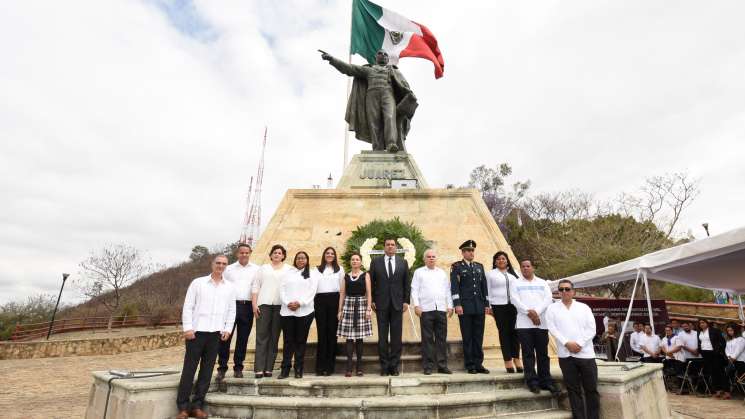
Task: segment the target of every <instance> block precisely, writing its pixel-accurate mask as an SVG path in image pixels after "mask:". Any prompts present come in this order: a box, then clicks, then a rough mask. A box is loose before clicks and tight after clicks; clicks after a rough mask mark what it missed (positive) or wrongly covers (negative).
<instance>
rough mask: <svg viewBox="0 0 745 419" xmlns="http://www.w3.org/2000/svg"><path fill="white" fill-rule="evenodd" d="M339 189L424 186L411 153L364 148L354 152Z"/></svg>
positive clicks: (422, 177) (418, 187) (425, 183)
mask: <svg viewBox="0 0 745 419" xmlns="http://www.w3.org/2000/svg"><path fill="white" fill-rule="evenodd" d="M336 187H337V188H338V189H350V188H351V189H392V188H393V189H396V188H399V187H404V188H413V189H427V182H426V181H425V180H424V176H423V175H422V172H421V171H419V166H417V165H416V162H414V157H413V156H412V155H411V154H408V153H406V152H399V153H388V152H386V151H363V152H361V153H360V154H355V155H354V156H353V157H352V161H350V162H349V165H347V168H346V169H345V170H344V174H343V175H342V177H341V179H340V180H339V184H338V185H337V186H336Z"/></svg>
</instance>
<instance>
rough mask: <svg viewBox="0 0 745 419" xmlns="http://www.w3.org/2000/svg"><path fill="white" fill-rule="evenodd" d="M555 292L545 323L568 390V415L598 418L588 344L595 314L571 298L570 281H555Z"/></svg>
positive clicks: (592, 359)
mask: <svg viewBox="0 0 745 419" xmlns="http://www.w3.org/2000/svg"><path fill="white" fill-rule="evenodd" d="M559 294H560V295H561V301H557V302H555V303H553V304H551V305H550V306H549V307H548V309H546V324H547V325H548V330H549V332H551V335H552V336H553V337H554V339H556V343H557V344H556V347H557V349H558V352H559V367H560V368H561V374H562V375H563V376H564V385H565V386H566V388H567V391H568V392H569V404H570V405H571V407H572V415H573V417H575V418H580V419H585V418H587V419H593V418H599V417H600V404H599V396H598V390H597V386H598V367H597V365H596V364H595V350H594V349H593V347H592V338H594V337H595V317H594V316H593V315H592V309H590V307H589V306H588V305H587V304H584V303H581V302H579V301H575V300H574V286H573V285H572V282H571V281H569V280H567V279H562V280H561V281H559ZM583 397H584V403H583Z"/></svg>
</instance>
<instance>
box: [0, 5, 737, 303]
mask: <svg viewBox="0 0 745 419" xmlns="http://www.w3.org/2000/svg"><path fill="white" fill-rule="evenodd" d="M169 4H170V5H171V6H173V5H174V4H176V5H178V4H177V3H173V4H171V3H169V2H167V1H166V0H162V1H161V0H158V1H157V2H156V1H153V2H132V1H119V2H113V1H112V2H95V1H77V2H75V1H74V2H65V3H60V2H33V1H27V2H13V3H12V4H7V5H5V7H4V10H3V13H2V14H0V54H2V56H3V57H4V58H3V65H2V66H0V91H2V92H3V93H2V95H0V197H2V203H3V205H2V207H0V238H2V241H0V255H2V257H0V301H4V300H8V299H11V298H21V297H23V296H25V295H29V294H32V293H35V292H39V291H48V292H54V291H55V290H56V288H57V286H58V285H59V276H60V273H61V272H63V271H71V272H76V271H77V268H76V265H77V263H78V262H79V261H80V260H82V259H83V258H84V257H85V255H86V254H87V252H88V251H89V250H91V249H96V248H98V247H100V246H101V245H102V244H103V243H106V242H120V241H126V242H129V243H131V244H133V245H135V246H137V247H139V248H142V249H148V250H150V252H151V253H152V255H153V256H154V258H155V259H157V260H159V261H161V262H163V263H167V264H168V263H174V262H177V261H180V260H183V259H185V258H186V256H187V255H188V253H189V250H190V249H191V247H192V246H193V245H195V244H205V245H207V246H210V245H212V244H214V243H218V242H228V241H231V240H234V239H236V238H237V236H238V234H239V232H240V222H241V220H242V214H243V211H244V204H245V203H244V200H245V189H246V187H247V185H248V180H249V178H250V176H252V175H253V174H254V172H255V165H256V161H257V157H258V156H257V153H258V149H259V142H260V137H261V134H262V133H263V127H264V125H265V124H267V125H269V130H270V131H269V136H270V138H269V145H268V150H267V156H266V170H265V183H264V193H263V196H264V202H263V208H264V220H266V221H268V219H269V218H270V217H271V214H272V212H273V210H274V209H275V208H276V206H277V204H278V202H279V200H280V199H281V197H282V195H283V194H284V191H285V190H286V189H287V188H293V187H309V186H310V185H311V184H314V183H317V184H324V183H325V181H324V180H325V178H326V176H327V175H328V173H329V172H332V174H333V175H334V178H335V179H339V177H340V175H341V173H340V169H341V160H342V155H341V154H342V142H343V135H342V134H343V132H342V131H343V127H344V125H343V121H342V116H343V113H344V107H345V103H344V94H345V88H346V81H345V80H344V78H343V77H342V76H341V75H339V74H338V73H336V72H335V71H334V70H333V69H332V68H330V67H329V66H328V65H326V64H325V63H324V62H322V61H321V60H320V59H319V55H318V53H317V51H316V50H317V49H318V48H321V49H324V50H326V51H329V52H331V53H333V54H335V55H337V56H340V57H344V56H345V55H346V54H345V51H346V49H347V43H348V25H349V21H348V15H349V2H347V1H300V0H297V1H292V2H290V1H282V2H276V1H255V2H240V1H216V0H203V1H198V2H195V3H194V4H193V6H190V7H193V8H192V9H191V10H189V11H187V12H189V13H190V14H189V13H187V14H186V16H179V15H178V14H177V13H176V14H173V13H172V14H171V15H170V16H169V15H168V14H167V13H166V11H167V10H168V7H167V6H168V5H169ZM381 4H383V5H384V6H386V7H390V8H391V9H393V10H396V11H397V12H399V13H401V14H403V15H405V16H408V17H410V18H413V19H415V20H417V21H419V22H421V23H424V24H425V25H427V26H428V27H429V28H430V29H431V30H432V31H433V32H434V33H435V35H436V36H437V37H438V39H439V41H440V45H441V49H442V51H443V54H444V57H445V62H446V67H445V77H444V78H443V79H440V80H434V78H433V76H432V72H433V70H432V65H431V64H430V63H429V62H427V61H425V60H413V59H409V60H402V62H401V68H402V70H403V71H404V73H405V75H406V77H407V78H408V80H409V81H410V83H411V84H412V87H413V88H414V90H415V92H416V93H417V96H418V97H419V99H420V104H421V106H420V108H419V109H418V111H417V115H416V117H415V119H414V121H413V128H412V132H411V135H410V142H409V145H408V147H409V150H410V151H411V152H412V153H413V154H414V155H415V157H416V159H417V162H418V163H419V165H420V167H421V169H422V171H423V172H424V174H425V176H426V177H427V180H428V182H429V183H430V185H432V186H443V185H445V184H447V183H454V184H464V183H465V182H466V179H467V176H468V172H469V171H470V169H471V168H473V167H475V166H477V165H479V164H483V163H486V164H495V163H497V162H501V161H509V162H510V163H512V165H513V167H514V172H515V174H516V177H519V178H530V179H531V180H532V181H533V184H534V187H535V188H536V190H560V189H567V188H580V189H582V190H586V191H589V192H593V193H595V194H596V195H598V196H601V197H602V196H613V195H615V194H617V193H618V192H620V191H623V190H626V191H628V190H632V189H634V188H635V187H637V186H638V185H640V184H641V183H642V181H643V179H644V178H645V177H648V176H652V175H655V174H661V173H664V172H667V171H677V170H682V169H689V170H690V171H691V173H692V174H693V175H694V176H699V177H701V178H702V184H701V186H702V190H703V193H702V195H701V197H700V198H699V199H698V201H697V202H696V203H694V205H693V206H692V207H691V208H690V210H689V212H688V214H687V216H686V217H685V219H684V220H683V226H682V227H683V230H686V229H692V230H693V231H694V233H697V234H698V235H700V234H701V233H702V232H701V231H700V227H699V226H700V223H701V222H703V221H708V222H709V223H710V225H711V229H712V231H713V232H721V231H724V230H726V229H729V228H734V227H738V226H741V225H742V224H743V222H742V218H741V217H739V216H738V214H739V211H738V209H739V208H742V207H743V206H745V193H743V180H745V165H743V164H742V163H741V160H742V156H743V154H744V153H743V152H744V151H745V146H744V145H743V139H744V138H745V128H743V127H745V102H743V100H742V98H743V97H745V94H744V93H745V81H744V80H743V79H742V76H741V75H742V74H743V73H745V44H743V43H742V42H741V38H742V35H741V24H740V22H739V20H738V18H739V16H742V12H743V11H745V10H743V9H745V5H743V4H742V3H741V2H735V1H730V2H718V3H714V4H707V5H706V6H702V5H701V3H700V2H693V1H685V2H678V3H676V5H675V7H669V6H670V5H669V4H667V3H649V2H642V1H633V2H624V3H617V2H598V1H584V2H571V3H567V2H561V3H558V2H556V1H543V2H518V3H506V4H499V5H491V4H488V3H487V2H477V1H472V2H466V3H459V4H458V5H459V7H453V4H452V3H445V2H441V3H435V2H428V1H423V0H420V1H410V2H405V3H402V2H393V1H381ZM187 7H189V6H188V4H187ZM164 10H165V11H164ZM171 11H172V10H171ZM179 19H181V20H179ZM190 31H191V32H190ZM352 142H353V144H352V152H356V151H357V150H360V149H362V148H364V147H363V144H362V143H359V142H357V141H354V140H352ZM65 298H74V295H73V294H71V293H70V294H69V295H68V293H67V292H66V294H65Z"/></svg>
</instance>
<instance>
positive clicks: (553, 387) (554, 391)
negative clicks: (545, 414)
mask: <svg viewBox="0 0 745 419" xmlns="http://www.w3.org/2000/svg"><path fill="white" fill-rule="evenodd" d="M546 390H548V391H550V392H551V394H553V395H554V396H560V395H561V389H560V388H559V386H557V385H556V384H551V385H549V386H548V387H546Z"/></svg>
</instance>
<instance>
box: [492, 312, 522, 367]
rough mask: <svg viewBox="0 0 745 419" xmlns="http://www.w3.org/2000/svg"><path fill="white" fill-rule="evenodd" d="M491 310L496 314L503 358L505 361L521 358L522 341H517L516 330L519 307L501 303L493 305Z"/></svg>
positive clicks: (495, 318)
mask: <svg viewBox="0 0 745 419" xmlns="http://www.w3.org/2000/svg"><path fill="white" fill-rule="evenodd" d="M491 310H492V313H493V314H494V321H495V322H496V323H497V331H498V332H499V346H500V347H501V348H502V358H503V359H504V360H505V361H510V360H511V359H512V358H518V359H519V358H520V342H518V341H517V332H515V321H516V320H517V309H516V308H515V306H513V305H512V304H500V305H492V306H491Z"/></svg>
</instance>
